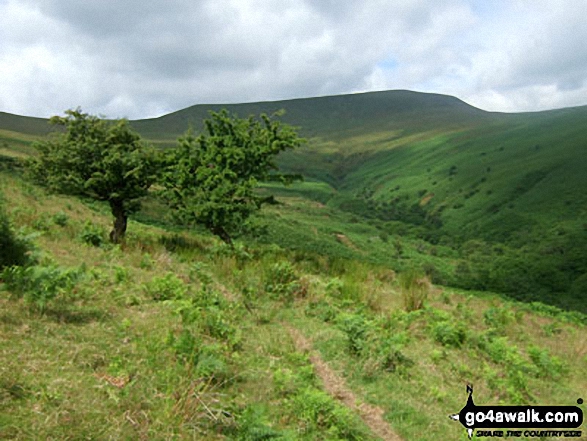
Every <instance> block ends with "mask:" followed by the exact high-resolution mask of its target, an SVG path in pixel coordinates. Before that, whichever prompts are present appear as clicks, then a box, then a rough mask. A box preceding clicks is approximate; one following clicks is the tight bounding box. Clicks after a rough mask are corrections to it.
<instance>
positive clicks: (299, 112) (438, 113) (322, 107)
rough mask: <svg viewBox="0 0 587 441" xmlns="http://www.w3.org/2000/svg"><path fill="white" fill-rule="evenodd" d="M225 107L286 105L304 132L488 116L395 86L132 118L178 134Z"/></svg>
mask: <svg viewBox="0 0 587 441" xmlns="http://www.w3.org/2000/svg"><path fill="white" fill-rule="evenodd" d="M223 108H225V109H227V110H229V111H230V112H233V113H236V114H238V115H239V116H241V117H246V116H248V115H258V114H260V113H268V114H271V113H273V112H275V111H278V110H280V109H284V110H285V111H286V114H285V116H284V117H283V120H284V121H286V122H288V123H290V124H293V125H295V126H298V127H300V131H301V133H302V135H304V136H307V137H314V136H329V137H334V138H342V137H344V136H347V135H349V134H356V133H365V132H368V131H371V130H374V129H376V128H390V127H399V126H404V125H405V124H406V123H407V124H409V125H410V126H411V127H424V126H426V125H427V124H432V125H434V126H437V125H439V124H445V123H447V122H453V123H461V124H462V123H465V122H471V121H476V120H478V119H479V118H484V117H485V118H487V117H488V116H489V114H488V113H487V112H484V111H482V110H479V109H477V108H475V107H472V106H470V105H468V104H466V103H465V102H463V101H461V100H459V99H458V98H455V97H451V96H446V95H437V94H429V93H419V92H411V91H406V90H394V91H384V92H368V93H358V94H352V95H338V96H326V97H318V98H302V99H293V100H285V101H268V102H260V103H246V104H228V105H205V104H202V105H196V106H192V107H188V108H186V109H182V110H179V111H177V112H173V113H170V114H168V115H164V116H162V117H159V118H152V119H144V120H137V121H133V122H132V124H133V126H134V127H135V128H136V130H138V131H139V132H140V133H141V134H143V135H144V136H146V137H148V138H151V139H165V138H175V137H177V136H178V135H179V134H181V133H183V132H185V130H186V129H187V127H188V126H192V127H194V128H195V129H197V128H199V127H201V122H202V120H203V119H204V118H206V117H208V112H209V111H210V110H212V111H219V110H220V109H223Z"/></svg>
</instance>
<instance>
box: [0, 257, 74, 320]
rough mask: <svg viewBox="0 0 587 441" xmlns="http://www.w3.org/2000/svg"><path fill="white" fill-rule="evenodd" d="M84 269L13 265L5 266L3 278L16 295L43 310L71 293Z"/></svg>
mask: <svg viewBox="0 0 587 441" xmlns="http://www.w3.org/2000/svg"><path fill="white" fill-rule="evenodd" d="M82 273H83V269H81V268H79V269H71V268H69V269H64V268H60V267H57V266H38V265H35V266H28V267H20V266H13V267H8V268H5V269H4V271H3V272H2V275H1V277H2V279H3V280H4V283H5V284H6V287H7V288H8V290H9V291H11V292H12V293H13V294H14V295H16V296H19V297H23V298H24V299H25V301H26V302H27V303H30V304H32V305H34V306H36V307H38V308H39V309H41V310H43V309H45V307H46V306H47V303H49V301H51V300H54V299H56V298H58V297H60V296H64V295H67V294H71V293H72V292H73V291H74V289H75V286H76V284H77V282H78V280H79V278H80V276H81V275H82Z"/></svg>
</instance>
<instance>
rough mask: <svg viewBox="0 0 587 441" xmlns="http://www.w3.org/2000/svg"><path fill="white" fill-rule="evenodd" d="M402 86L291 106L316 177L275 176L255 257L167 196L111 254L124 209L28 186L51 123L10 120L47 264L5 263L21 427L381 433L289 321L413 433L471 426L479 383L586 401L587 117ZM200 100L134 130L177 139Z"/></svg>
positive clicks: (6, 341) (8, 359)
mask: <svg viewBox="0 0 587 441" xmlns="http://www.w3.org/2000/svg"><path fill="white" fill-rule="evenodd" d="M393 96H394V94H391V95H390V94H383V95H379V94H365V95H359V96H356V97H346V98H336V97H329V98H324V99H321V100H318V101H314V100H307V101H304V100H300V101H296V102H293V103H291V102H289V103H287V104H288V105H292V106H293V107H292V108H291V109H290V110H291V112H290V113H289V117H290V118H291V120H290V121H292V122H296V121H297V122H298V123H300V124H302V123H308V124H307V125H306V126H307V128H306V130H307V133H306V136H308V137H309V138H310V139H311V142H310V145H309V146H307V147H305V148H304V149H302V150H301V151H300V152H298V153H295V154H290V155H285V156H283V157H282V158H280V159H281V162H282V165H283V166H284V167H285V168H286V169H287V170H289V171H296V170H297V171H304V174H305V175H306V176H307V177H308V179H307V180H306V182H303V183H296V184H294V185H292V186H291V187H289V188H281V187H275V186H272V185H267V186H264V187H263V188H262V189H261V190H260V191H262V192H265V193H267V194H275V195H276V196H277V199H278V201H279V204H278V205H274V206H267V207H265V208H264V210H263V211H262V212H261V213H260V215H259V216H257V217H256V218H255V219H254V222H255V224H256V227H257V229H258V231H262V230H265V233H264V234H251V235H249V236H245V237H243V238H242V239H241V241H237V246H236V248H235V250H229V249H228V248H227V247H226V246H224V245H222V244H220V243H218V242H217V241H216V239H214V238H212V237H210V236H209V235H207V234H206V233H205V232H204V231H202V230H197V229H194V230H191V231H188V230H185V229H183V228H182V227H180V226H178V225H173V224H170V223H169V220H167V219H166V218H165V217H164V216H162V212H163V209H162V205H161V204H160V202H158V201H157V200H156V199H155V198H148V199H147V200H146V201H145V204H144V209H143V210H142V212H141V213H138V215H137V216H135V217H134V218H133V219H131V221H130V223H129V232H128V239H127V242H126V243H125V244H124V246H112V245H110V244H109V243H108V242H107V241H106V237H105V236H106V233H105V232H106V231H108V230H109V228H110V225H111V222H112V220H111V217H110V213H109V210H108V209H107V207H105V206H103V205H101V204H98V203H92V202H88V201H79V200H77V199H73V198H65V197H60V196H55V195H47V194H45V193H44V192H43V190H41V189H39V188H37V187H35V186H33V185H30V184H29V183H27V182H26V181H24V180H23V179H22V178H21V176H20V172H19V169H18V167H16V165H17V164H18V159H14V158H18V157H24V156H26V155H28V154H29V153H30V143H31V142H32V141H33V140H34V137H35V136H38V135H39V134H40V132H38V130H37V129H38V127H37V129H35V128H34V127H32V126H31V128H30V130H29V129H27V128H26V124H25V123H26V122H27V120H26V119H22V118H21V119H19V120H18V121H19V124H21V125H20V126H19V127H17V129H18V130H21V132H19V131H18V130H17V131H16V132H15V131H14V130H13V131H12V132H9V131H6V130H10V128H7V127H5V126H2V125H1V124H0V130H2V131H1V132H0V142H4V143H5V144H0V149H1V150H0V153H1V154H2V155H3V156H2V157H1V158H0V159H2V161H0V186H1V188H2V193H3V195H4V200H5V211H6V212H7V214H8V216H9V218H10V221H11V225H12V226H13V227H15V229H16V233H17V236H18V237H20V238H24V239H25V240H26V241H27V242H28V243H31V244H32V245H33V247H32V251H31V257H32V258H33V259H34V260H35V261H36V264H34V265H33V266H30V267H28V268H27V269H26V270H10V271H12V272H11V273H8V271H9V270H6V271H7V272H6V273H4V275H3V276H1V279H2V280H1V281H0V379H1V380H0V438H3V439H4V438H7V439H31V438H33V439H34V438H39V439H51V438H53V439H68V438H73V439H78V438H91V437H98V438H105V439H109V438H116V439H268V438H271V437H273V438H276V439H308V440H310V439H337V438H339V439H353V438H355V439H370V438H375V436H374V435H373V433H371V432H370V429H369V427H368V426H367V425H366V424H365V422H364V421H363V420H362V419H361V418H359V417H358V415H357V413H356V412H354V411H353V410H352V409H353V407H352V406H351V407H347V406H344V404H342V403H341V401H339V400H337V399H336V397H332V396H331V395H329V394H328V393H327V391H328V387H325V385H324V384H321V380H320V379H319V378H318V376H317V375H316V372H315V367H314V364H313V361H312V359H311V357H309V356H308V354H306V353H304V352H303V351H300V350H299V348H296V346H295V344H294V342H293V341H292V337H291V335H290V334H289V332H287V328H288V327H293V328H295V329H298V330H299V331H300V332H302V333H303V334H304V335H305V337H306V339H308V341H309V342H311V344H312V345H313V347H314V349H316V350H318V351H319V354H320V356H321V357H322V359H323V360H324V361H325V362H327V363H328V364H329V365H330V366H331V367H332V368H333V369H334V370H335V371H336V372H337V373H338V374H340V375H341V376H342V378H343V379H344V381H346V383H347V386H348V387H349V388H351V389H352V391H353V393H354V395H355V396H356V397H357V400H358V401H359V402H361V401H364V402H368V403H370V404H372V405H374V406H379V407H380V408H381V409H383V416H384V418H385V420H386V421H387V422H388V423H389V424H390V425H391V427H392V428H393V429H394V430H395V431H396V432H398V433H399V434H400V435H401V436H402V437H403V438H404V439H410V440H412V439H415V440H417V439H458V437H463V436H464V431H463V430H462V428H461V427H460V426H458V425H456V424H454V423H453V422H451V421H450V420H449V419H448V418H446V417H447V415H448V414H451V413H454V412H457V411H458V410H460V409H461V408H462V406H463V405H464V403H465V398H466V397H465V395H466V394H465V391H464V385H465V384H466V383H467V382H470V383H473V384H474V385H475V397H476V402H478V404H483V403H487V404H492V403H493V404H497V403H501V404H516V403H530V404H538V405H540V404H542V405H549V404H551V405H552V404H555V405H557V404H559V405H574V404H575V402H576V399H577V398H579V395H580V393H581V391H583V390H585V388H586V386H587V384H586V379H585V376H584V375H583V372H585V369H586V368H587V346H586V344H585V338H584V334H585V323H586V318H585V315H584V314H583V313H581V312H580V311H583V312H585V302H584V295H583V294H584V290H583V287H584V283H585V282H584V274H586V273H587V261H586V260H585V244H586V243H587V237H586V236H585V234H586V233H585V232H586V231H587V229H586V228H585V226H584V225H583V221H582V220H581V219H582V217H581V214H584V211H585V209H584V203H585V196H584V195H583V194H582V193H581V191H582V188H585V185H584V184H585V182H584V179H585V174H584V173H583V171H584V169H585V167H584V166H585V164H584V158H583V157H584V155H583V153H584V152H583V149H582V146H583V144H582V140H583V139H584V127H585V125H584V120H585V109H584V108H577V109H567V110H561V111H553V112H540V113H537V114H520V115H493V114H486V113H483V112H481V111H477V110H475V109H472V108H469V107H467V106H466V105H464V104H463V103H460V102H458V101H455V100H450V99H446V97H444V98H443V97H438V96H434V97H430V96H426V95H419V94H417V95H411V94H409V93H407V94H399V95H397V94H396V95H395V98H397V99H398V101H394V100H390V97H393ZM416 98H417V99H416ZM355 99H356V100H358V101H356V100H355ZM380 100H381V101H380ZM402 100H403V101H402ZM429 100H432V101H429ZM426 103H428V104H430V106H432V107H431V109H432V110H430V111H429V112H428V111H426V112H423V111H421V112H420V114H418V118H415V113H414V112H415V111H416V110H417V109H418V108H419V107H418V105H423V104H426ZM333 104H336V105H337V106H338V107H339V109H338V113H336V114H333V115H327V113H328V112H330V110H329V109H332V105H333ZM272 105H273V104H268V105H267V106H269V107H270V106H272ZM280 105H281V104H280ZM414 106H415V107H414ZM308 108H312V109H313V111H314V112H317V111H319V112H322V113H323V114H324V115H323V116H322V117H321V118H317V119H316V118H315V119H313V120H311V121H310V119H309V116H308V115H311V114H310V113H308V112H309V111H308ZM264 109H267V107H266V106H265V105H263V106H261V105H258V106H256V107H255V106H249V107H247V106H241V107H236V108H234V109H233V110H239V111H240V110H242V111H243V112H245V111H246V112H245V113H249V112H250V111H254V112H257V111H260V110H264ZM439 109H443V113H439V112H438V110H439ZM196 110H197V112H203V111H204V110H205V108H204V107H202V108H198V109H195V110H194V109H191V110H190V109H187V110H186V111H185V112H183V111H182V112H178V113H177V114H174V115H171V116H168V117H164V118H161V119H160V120H156V121H144V122H142V123H140V124H137V126H136V127H137V128H139V129H140V130H144V133H145V134H148V136H150V137H151V138H152V139H155V140H156V141H157V142H158V143H159V144H161V145H163V144H165V143H166V142H169V140H170V139H171V137H172V136H175V133H176V132H177V131H178V130H180V127H182V124H185V123H186V121H188V120H189V118H195V117H196V116H197V115H198V113H197V112H196ZM192 111H193V112H192ZM190 112H191V113H190ZM243 112H241V113H243ZM319 112H318V114H320V113H319ZM315 114H316V113H315ZM190 115H191V116H190ZM390 115H393V116H394V118H390ZM1 116H2V117H4V115H1ZM351 117H352V118H354V119H347V120H348V121H354V122H353V123H352V124H351V123H349V125H348V126H347V127H346V129H345V130H343V131H337V130H335V129H336V127H339V126H340V122H341V121H343V120H345V118H351ZM2 121H8V119H3V118H0V123H1V122H2ZM37 122H38V121H37ZM22 124H25V125H24V126H23V125H22ZM164 128H165V130H167V131H166V132H163V129H164ZM25 129H26V130H25ZM181 130H183V128H182V129H181ZM23 132H25V133H28V135H27V136H24V135H22V133H23ZM537 146H538V147H537ZM520 164H523V165H524V167H523V168H522V167H521V166H520ZM438 220H440V223H439V222H437V221H438ZM411 268H416V269H417V271H418V272H417V276H416V275H415V274H416V273H414V275H412V276H411V277H410V274H409V271H408V270H409V269H411ZM418 280H420V281H423V280H430V281H431V282H432V283H433V284H434V285H431V286H429V285H428V283H420V284H418V283H416V284H415V285H416V286H419V287H420V288H422V289H414V282H417V281H418ZM404 282H405V283H404ZM402 284H403V286H402ZM439 285H443V287H442V288H441V287H439ZM448 286H457V287H461V288H468V289H471V290H470V291H465V290H463V289H458V288H449V287H448ZM492 290H497V291H501V292H505V293H508V295H509V297H505V296H504V295H501V294H495V293H492V292H491V291H492ZM514 299H517V300H514ZM552 305H563V306H565V307H566V308H567V310H561V309H558V308H557V307H555V306H552ZM578 394H579V395H578ZM583 398H584V397H583ZM359 404H360V403H359ZM349 409H350V410H349ZM583 409H584V410H585V408H584V405H583ZM349 412H350V413H349ZM463 439H464V438H463Z"/></svg>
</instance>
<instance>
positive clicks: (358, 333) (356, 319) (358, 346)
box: [336, 313, 370, 355]
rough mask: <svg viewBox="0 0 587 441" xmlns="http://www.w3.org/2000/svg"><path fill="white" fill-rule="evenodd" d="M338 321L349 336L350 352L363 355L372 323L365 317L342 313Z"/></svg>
mask: <svg viewBox="0 0 587 441" xmlns="http://www.w3.org/2000/svg"><path fill="white" fill-rule="evenodd" d="M336 321H337V323H338V325H339V327H340V329H342V331H343V332H344V333H345V334H346V336H347V339H348V345H349V350H350V352H351V353H352V354H354V355H361V353H362V352H363V351H364V349H365V348H366V344H367V332H368V330H369V325H370V323H369V322H368V321H367V319H366V318H365V317H364V316H362V315H360V314H352V313H342V314H340V315H339V316H338V317H337V318H336Z"/></svg>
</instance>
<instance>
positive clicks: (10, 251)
mask: <svg viewBox="0 0 587 441" xmlns="http://www.w3.org/2000/svg"><path fill="white" fill-rule="evenodd" d="M0 250H2V252H0V269H1V268H4V267H7V266H11V265H24V264H26V263H27V261H28V257H27V246H26V243H25V241H24V240H22V239H21V238H19V237H17V236H16V235H15V234H14V232H13V231H12V229H11V228H10V223H9V222H8V218H7V217H6V213H5V212H4V207H3V206H2V200H1V199H0Z"/></svg>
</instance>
